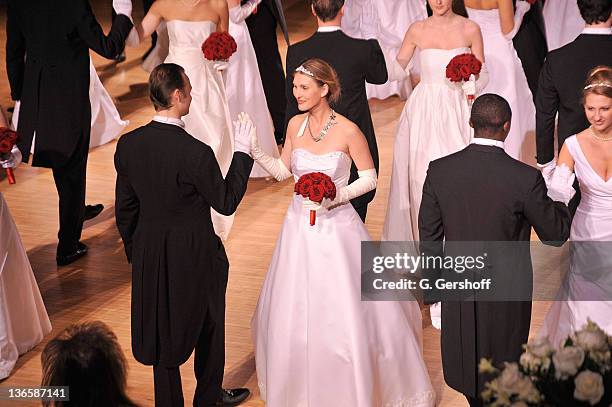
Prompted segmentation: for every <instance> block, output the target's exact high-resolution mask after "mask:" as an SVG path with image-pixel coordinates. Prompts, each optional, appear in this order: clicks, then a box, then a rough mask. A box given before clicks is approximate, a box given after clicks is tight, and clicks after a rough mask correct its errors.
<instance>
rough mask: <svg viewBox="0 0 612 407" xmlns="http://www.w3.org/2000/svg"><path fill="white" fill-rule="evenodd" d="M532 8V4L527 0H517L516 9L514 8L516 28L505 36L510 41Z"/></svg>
mask: <svg viewBox="0 0 612 407" xmlns="http://www.w3.org/2000/svg"><path fill="white" fill-rule="evenodd" d="M530 8H531V4H529V2H527V1H517V2H516V10H514V28H512V31H510V32H509V33H507V34H504V37H505V38H506V39H507V40H508V41H512V39H513V38H514V36H515V35H516V33H517V32H518V30H519V28H521V24H522V23H523V17H524V16H525V13H527V12H528V11H529V9H530Z"/></svg>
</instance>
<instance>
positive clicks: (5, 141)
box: [0, 127, 19, 184]
mask: <svg viewBox="0 0 612 407" xmlns="http://www.w3.org/2000/svg"><path fill="white" fill-rule="evenodd" d="M18 138H19V137H18V136H17V133H16V132H14V131H13V130H11V129H7V128H6V127H0V161H6V160H8V159H10V157H11V150H12V149H13V146H14V145H15V143H17V139H18ZM5 170H6V178H7V179H8V182H9V184H14V183H15V175H14V174H13V169H12V168H11V167H6V168H5Z"/></svg>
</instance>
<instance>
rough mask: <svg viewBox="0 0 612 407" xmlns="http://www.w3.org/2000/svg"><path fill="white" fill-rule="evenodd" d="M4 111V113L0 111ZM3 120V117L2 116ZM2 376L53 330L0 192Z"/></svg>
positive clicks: (0, 338)
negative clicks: (21, 356)
mask: <svg viewBox="0 0 612 407" xmlns="http://www.w3.org/2000/svg"><path fill="white" fill-rule="evenodd" d="M0 114H1V113H0ZM0 121H1V119H0ZM0 170H1V168H0ZM0 236H2V238H1V239H0V380H2V379H5V378H6V377H8V376H9V375H10V373H11V371H12V370H13V368H14V367H15V364H16V363H17V359H18V357H19V355H22V354H24V353H26V352H27V351H29V350H30V349H32V348H33V347H35V346H36V345H37V344H38V343H40V341H42V339H43V337H44V336H45V335H46V334H48V333H49V332H51V322H50V321H49V317H48V315H47V310H46V309H45V304H44V303H43V300H42V298H41V296H40V291H39V290H38V285H37V283H36V279H35V278H34V273H33V272H32V267H31V266H30V261H29V260H28V254H27V253H26V251H25V249H24V247H23V244H22V243H21V237H20V236H19V232H18V231H17V227H16V226H15V222H14V221H13V218H12V217H11V214H10V213H9V210H8V206H7V204H6V201H5V200H4V196H3V195H2V193H0Z"/></svg>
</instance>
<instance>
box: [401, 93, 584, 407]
mask: <svg viewBox="0 0 612 407" xmlns="http://www.w3.org/2000/svg"><path fill="white" fill-rule="evenodd" d="M511 116H512V113H511V111H510V105H509V104H508V102H507V101H506V100H504V99H503V98H502V97H501V96H498V95H493V94H485V95H482V96H480V97H478V98H477V99H476V100H475V101H474V105H473V106H472V112H471V119H470V125H472V127H473V128H474V139H473V141H472V143H471V144H470V145H469V146H468V147H466V148H465V149H463V150H461V151H459V152H457V153H454V154H451V155H449V156H446V157H444V158H440V159H438V160H435V161H432V162H431V163H430V164H429V170H428V171H427V177H426V178H425V184H424V186H423V200H422V202H421V208H420V211H419V235H420V239H421V252H422V253H423V254H424V256H425V258H427V257H433V258H435V257H438V256H440V257H442V258H443V257H444V256H452V257H453V258H455V259H457V260H459V259H460V258H461V257H462V256H465V255H466V254H468V255H472V256H473V255H478V254H479V255H481V256H482V258H484V260H483V264H484V269H482V270H483V271H479V270H472V271H471V272H470V273H473V274H470V273H468V271H464V270H459V272H458V274H455V272H454V271H453V270H452V269H451V270H449V271H446V270H438V269H432V270H424V274H425V276H426V277H427V278H428V279H429V281H430V284H431V285H432V286H433V284H434V281H435V280H437V279H438V278H444V279H445V280H451V279H453V278H457V279H459V280H460V281H461V280H462V279H463V278H464V276H466V277H467V276H470V275H473V276H475V277H476V278H474V280H473V281H478V278H480V277H481V276H482V277H485V278H487V277H488V278H491V279H492V283H491V288H492V291H490V292H487V291H484V292H483V293H482V295H479V296H476V294H475V293H471V292H469V291H465V292H463V293H464V294H459V295H457V294H458V292H451V291H435V290H426V291H425V294H424V299H425V303H428V304H431V303H434V302H437V301H440V299H441V300H442V337H441V342H442V345H441V348H442V367H443V371H444V380H445V381H446V383H447V384H448V385H449V386H450V387H452V388H453V389H455V390H457V391H459V392H461V393H463V394H464V395H465V396H466V398H467V399H468V402H469V403H470V406H472V407H474V406H482V399H481V398H480V393H481V392H482V390H483V387H484V383H485V381H486V378H485V377H483V376H482V375H479V373H478V364H479V361H480V359H481V358H487V359H492V360H494V361H495V362H496V363H502V362H518V359H519V357H520V355H521V353H522V350H523V349H522V345H523V344H524V343H526V342H527V338H528V335H529V324H530V321H531V295H532V273H533V271H532V265H531V257H530V246H529V244H530V243H529V241H530V237H531V228H532V227H533V228H534V229H535V231H536V233H537V234H538V237H539V238H540V240H542V241H544V242H547V243H549V244H554V245H560V244H561V243H563V242H564V241H566V240H567V239H568V237H569V231H570V224H571V219H570V212H569V209H568V208H567V206H566V203H567V201H569V197H570V196H571V194H570V191H571V188H572V187H571V185H565V189H566V191H567V192H568V193H567V194H563V195H564V196H563V198H562V199H558V200H559V201H561V200H563V202H557V201H553V200H552V199H551V198H549V197H548V191H547V189H546V184H545V183H544V178H543V177H542V174H541V173H540V172H539V171H538V170H537V169H535V168H532V167H530V166H529V165H527V164H524V163H522V162H520V161H517V160H515V159H513V158H512V157H510V156H509V155H508V154H506V153H505V152H504V140H505V138H506V137H507V135H508V132H509V130H510V120H511ZM406 226H407V227H409V225H406ZM500 242H503V245H502V244H501V243H500ZM463 258H465V257H463ZM443 271H444V272H443ZM509 289H511V290H509ZM470 296H471V297H470ZM479 298H481V299H482V298H484V300H482V301H481V300H479Z"/></svg>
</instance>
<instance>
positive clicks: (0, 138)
mask: <svg viewBox="0 0 612 407" xmlns="http://www.w3.org/2000/svg"><path fill="white" fill-rule="evenodd" d="M17 139H18V137H17V133H16V132H14V131H13V130H11V129H8V128H6V127H1V128H0V153H1V154H8V153H10V152H11V150H12V149H13V146H14V145H15V143H17Z"/></svg>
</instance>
